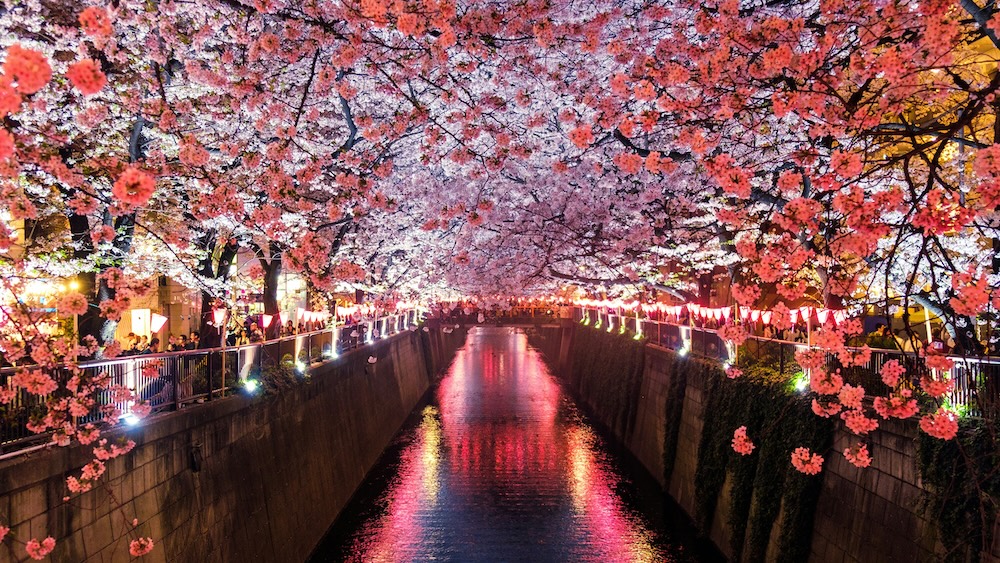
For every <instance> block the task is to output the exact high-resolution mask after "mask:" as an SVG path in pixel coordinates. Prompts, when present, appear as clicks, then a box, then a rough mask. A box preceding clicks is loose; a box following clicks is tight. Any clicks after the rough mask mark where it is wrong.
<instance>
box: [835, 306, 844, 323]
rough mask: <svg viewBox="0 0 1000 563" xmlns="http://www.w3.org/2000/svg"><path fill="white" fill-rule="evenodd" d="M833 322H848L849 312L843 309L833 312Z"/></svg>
mask: <svg viewBox="0 0 1000 563" xmlns="http://www.w3.org/2000/svg"><path fill="white" fill-rule="evenodd" d="M833 320H834V321H836V322H837V324H840V323H842V322H844V321H846V320H847V311H845V310H843V309H837V310H836V311H834V312H833Z"/></svg>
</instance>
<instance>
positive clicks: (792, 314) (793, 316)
mask: <svg viewBox="0 0 1000 563" xmlns="http://www.w3.org/2000/svg"><path fill="white" fill-rule="evenodd" d="M788 317H789V318H791V319H792V324H795V323H796V322H798V320H799V310H798V309H792V310H791V311H789V312H788Z"/></svg>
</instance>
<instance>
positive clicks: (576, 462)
mask: <svg viewBox="0 0 1000 563" xmlns="http://www.w3.org/2000/svg"><path fill="white" fill-rule="evenodd" d="M310 502H320V500H319V499H315V500H313V501H310ZM687 528H688V527H687V523H686V521H685V520H684V518H683V517H682V516H681V514H680V510H679V509H677V508H675V507H669V506H668V507H665V504H664V497H663V495H662V494H661V493H660V491H659V489H658V488H657V487H656V484H655V483H654V482H652V479H651V478H650V477H649V476H648V475H647V474H645V473H644V472H643V471H642V470H641V469H639V468H638V467H636V466H634V465H631V464H630V463H629V462H628V461H626V460H625V459H624V458H623V456H621V455H619V453H617V452H616V451H614V449H613V448H612V446H611V445H610V444H609V443H608V442H607V440H605V439H604V438H603V437H602V436H601V435H600V433H599V432H598V431H597V430H595V429H594V428H593V427H592V426H591V425H590V424H589V422H588V420H587V418H586V416H585V415H584V414H583V413H581V412H580V410H579V409H578V408H577V407H576V406H575V405H574V403H573V400H572V398H571V397H569V396H567V394H566V393H565V392H564V390H563V388H562V387H561V386H560V385H559V383H558V381H557V380H556V379H555V377H553V375H552V374H550V373H549V371H548V369H547V367H546V365H545V364H544V363H543V361H542V358H541V356H540V355H539V353H538V352H537V351H536V350H534V349H533V348H531V347H530V346H529V345H528V343H527V338H526V336H525V334H524V333H523V332H522V331H520V330H518V329H512V328H485V327H479V328H476V329H473V330H472V331H471V332H470V333H469V337H468V340H467V342H466V344H465V347H464V348H462V349H461V350H459V352H458V355H457V356H456V358H455V361H454V363H453V364H452V366H451V368H450V369H449V371H448V373H447V374H446V375H445V377H444V378H443V379H442V380H441V382H440V383H439V384H438V386H437V387H436V388H435V389H434V391H433V393H432V398H431V399H430V401H429V403H428V404H426V405H425V406H422V407H421V408H418V409H417V411H416V412H415V413H414V415H413V416H412V417H411V419H410V421H409V422H408V423H407V424H406V425H405V426H404V428H403V429H402V430H401V431H400V433H399V434H398V435H397V436H396V439H395V441H394V442H393V444H392V445H391V446H390V447H389V448H388V449H387V450H386V452H385V453H384V454H383V455H382V458H381V459H380V460H379V462H378V464H377V465H376V467H375V468H374V469H373V470H372V471H371V472H370V473H369V475H368V477H367V479H366V481H365V483H364V484H363V485H362V486H361V488H360V489H359V491H358V492H357V493H356V494H355V496H354V498H353V499H352V500H351V502H350V503H349V504H348V506H347V507H346V508H345V509H344V511H343V512H342V513H341V516H340V517H339V518H338V519H337V521H336V522H335V523H334V525H333V526H332V528H331V529H330V531H329V532H328V533H327V535H326V537H325V538H324V540H323V541H322V543H321V544H320V545H319V546H318V547H317V549H316V551H315V552H314V553H313V557H312V561H314V562H325V561H356V562H408V561H459V562H471V561H539V562H543V561H574V562H578V561H579V562H584V561H587V562H591V561H592V562H617V561H657V562H659V561H679V562H688V561H715V560H718V556H717V555H715V554H713V553H711V552H703V551H702V550H701V549H700V548H699V547H698V546H697V545H696V544H695V542H694V541H693V540H692V539H691V538H690V532H689V530H688V529H687Z"/></svg>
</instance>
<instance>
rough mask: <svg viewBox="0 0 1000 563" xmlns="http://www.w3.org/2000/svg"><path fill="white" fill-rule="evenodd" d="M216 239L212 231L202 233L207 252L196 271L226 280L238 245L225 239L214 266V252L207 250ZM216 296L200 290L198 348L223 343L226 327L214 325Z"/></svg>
mask: <svg viewBox="0 0 1000 563" xmlns="http://www.w3.org/2000/svg"><path fill="white" fill-rule="evenodd" d="M216 240H217V238H216V234H215V233H214V232H210V233H207V234H205V235H204V238H203V239H202V248H203V249H204V250H205V251H206V253H207V254H206V255H205V257H204V258H202V260H201V264H200V265H199V267H198V273H199V274H201V275H202V276H203V277H205V278H211V279H217V280H222V281H228V280H229V269H230V267H232V265H233V260H235V259H236V253H237V252H238V251H239V245H238V244H236V241H235V240H228V241H226V245H225V246H224V247H223V248H222V253H221V254H220V255H219V264H218V266H215V263H214V262H215V260H214V256H215V253H214V252H208V251H209V250H213V249H214V247H215V245H216ZM217 298H218V296H216V295H213V294H211V293H209V292H208V291H207V290H205V289H202V290H201V323H200V326H199V329H198V335H199V341H198V347H199V348H219V347H221V346H222V345H223V344H224V340H225V336H226V331H225V328H226V327H225V326H221V327H217V326H215V315H214V310H215V301H216V299H217Z"/></svg>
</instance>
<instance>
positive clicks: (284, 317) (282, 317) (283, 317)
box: [278, 311, 288, 326]
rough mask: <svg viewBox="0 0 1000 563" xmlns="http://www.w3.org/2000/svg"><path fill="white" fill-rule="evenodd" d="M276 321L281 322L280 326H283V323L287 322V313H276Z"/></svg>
mask: <svg viewBox="0 0 1000 563" xmlns="http://www.w3.org/2000/svg"><path fill="white" fill-rule="evenodd" d="M278 319H279V320H281V326H285V323H287V322H288V313H286V312H285V311H282V312H280V313H278Z"/></svg>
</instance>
